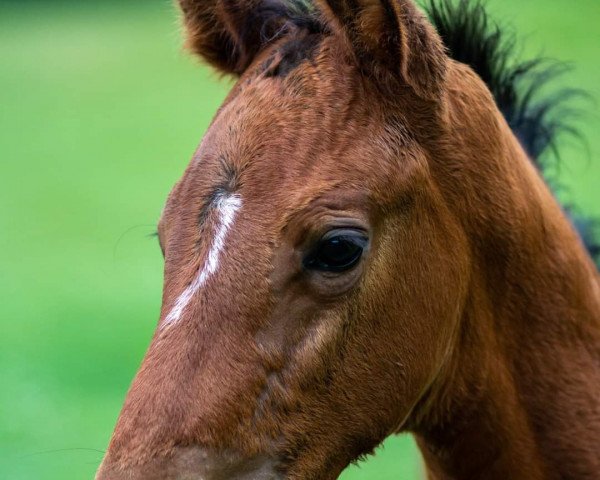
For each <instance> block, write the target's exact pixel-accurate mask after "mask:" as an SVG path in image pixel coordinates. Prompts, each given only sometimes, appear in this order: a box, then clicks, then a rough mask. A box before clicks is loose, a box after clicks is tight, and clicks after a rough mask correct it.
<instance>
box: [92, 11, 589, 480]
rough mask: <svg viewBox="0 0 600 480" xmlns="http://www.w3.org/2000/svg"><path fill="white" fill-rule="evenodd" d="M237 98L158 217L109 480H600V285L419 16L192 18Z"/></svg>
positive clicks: (202, 51) (477, 89) (529, 169)
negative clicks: (424, 474)
mask: <svg viewBox="0 0 600 480" xmlns="http://www.w3.org/2000/svg"><path fill="white" fill-rule="evenodd" d="M180 5H181V8H182V11H183V15H184V21H185V26H186V28H187V32H188V44H189V46H190V47H191V48H192V49H193V50H194V51H195V52H197V53H198V54H199V55H201V56H202V58H204V59H205V60H206V61H208V62H209V63H211V64H212V65H214V66H215V67H217V68H218V69H219V70H220V71H221V72H224V73H227V74H232V75H235V76H237V77H238V81H237V84H236V85H235V87H234V88H233V90H232V92H231V94H230V95H229V97H228V98H227V100H226V101H225V103H224V104H223V106H222V107H221V109H220V110H219V112H218V114H217V115H216V117H215V119H214V121H213V123H212V125H211V127H210V129H209V130H208V132H207V134H206V136H205V137H204V139H203V141H202V144H201V145H200V147H199V149H198V151H197V152H196V154H195V156H194V158H193V160H192V161H191V163H190V165H189V167H188V168H187V170H186V172H185V174H184V175H183V178H182V179H181V180H180V181H179V182H178V183H177V185H176V186H175V187H174V189H173V191H172V192H171V194H170V196H169V198H168V201H167V204H166V207H165V209H164V213H163V215H162V218H161V220H160V225H159V237H160V243H161V247H162V249H163V252H164V256H165V284H164V295H163V306H162V311H161V316H160V322H159V325H158V328H157V330H156V333H155V336H154V338H153V340H152V343H151V345H150V347H149V350H148V352H147V355H146V357H145V359H144V361H143V364H142V366H141V368H140V371H139V373H138V375H137V376H136V378H135V380H134V382H133V385H132V386H131V390H130V391H129V394H128V396H127V399H126V401H125V405H124V407H123V410H122V413H121V415H120V418H119V420H118V423H117V426H116V429H115V432H114V435H113V438H112V441H111V443H110V447H109V450H108V452H107V454H106V457H105V459H104V462H103V464H102V466H101V468H100V470H99V472H98V475H97V479H98V480H120V479H146V480H152V479H182V480H183V479H198V480H200V479H202V480H217V479H236V480H240V479H323V480H326V479H335V478H337V477H338V475H339V474H340V472H342V470H343V469H344V468H345V467H346V466H347V465H348V464H349V463H350V462H352V461H354V460H356V459H358V458H359V457H360V456H362V455H366V454H369V453H370V452H372V451H373V449H374V448H375V447H376V446H377V445H379V444H380V443H381V442H382V441H383V440H384V439H385V438H386V437H388V436H389V435H392V434H394V433H398V432H411V433H412V434H414V435H415V437H416V438H417V441H418V443H419V446H420V448H421V450H422V453H423V456H424V458H425V462H426V466H427V470H428V474H429V476H430V478H432V479H457V480H458V479H513V480H518V479H524V480H525V479H526V480H536V479H576V480H583V479H598V478H600V281H599V275H598V272H597V270H596V268H595V266H594V264H593V262H592V261H591V259H590V257H589V256H588V254H587V253H586V251H585V249H584V247H583V245H582V243H581V241H580V239H579V237H578V235H577V233H576V232H575V231H574V229H573V228H572V226H571V224H570V222H569V220H568V219H567V218H566V216H565V214H564V213H563V211H562V210H561V208H560V207H559V205H558V204H557V202H556V201H555V199H554V198H553V195H552V194H551V192H550V191H549V189H548V188H547V186H546V185H545V183H544V181H543V180H542V178H541V177H540V175H539V173H538V171H537V170H536V169H535V167H534V166H533V164H532V162H531V161H530V159H529V158H528V156H527V154H526V153H525V151H524V148H523V147H522V144H521V143H520V142H519V141H518V140H517V138H516V137H515V135H514V133H513V132H512V131H511V129H510V128H509V126H508V124H507V122H506V121H505V119H504V117H503V116H502V114H501V113H500V111H499V109H498V107H497V106H496V103H495V101H494V99H493V98H492V95H491V94H490V91H489V89H488V87H487V86H486V85H485V84H484V82H483V81H482V80H481V79H480V77H479V76H478V75H477V74H475V73H474V71H473V70H472V69H471V68H470V67H468V66H467V65H465V64H462V63H459V62H457V61H455V60H453V59H451V58H450V56H449V54H448V53H447V51H446V49H445V47H444V46H443V44H442V41H441V39H440V36H439V35H438V33H436V30H435V29H434V28H433V27H432V25H431V24H430V23H429V22H428V21H427V20H426V19H425V17H424V16H423V15H422V14H421V13H420V12H419V10H418V9H417V8H416V7H415V5H414V3H413V2H412V1H411V0H315V1H314V4H313V3H311V2H310V0H307V1H304V0H180Z"/></svg>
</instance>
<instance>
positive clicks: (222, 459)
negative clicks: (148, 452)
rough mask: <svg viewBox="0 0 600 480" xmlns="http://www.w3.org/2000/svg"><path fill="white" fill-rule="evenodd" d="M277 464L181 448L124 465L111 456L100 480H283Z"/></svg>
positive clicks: (106, 461)
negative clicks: (127, 465)
mask: <svg viewBox="0 0 600 480" xmlns="http://www.w3.org/2000/svg"><path fill="white" fill-rule="evenodd" d="M275 465H276V462H275V461H274V460H273V459H271V458H269V457H266V456H259V457H254V458H250V459H243V458H241V457H240V456H239V455H236V454H234V453H217V452H211V451H209V450H206V449H203V448H199V447H185V448H179V449H177V450H176V452H174V454H172V455H171V456H169V457H168V458H160V459H153V460H151V461H150V462H148V463H146V464H144V465H138V466H129V467H126V466H123V465H120V464H118V463H112V462H111V459H110V457H107V458H106V459H105V461H104V462H103V464H102V465H101V467H100V470H99V471H98V474H97V475H96V480H282V479H283V478H284V476H283V475H282V474H281V473H279V472H277V470H276V468H275Z"/></svg>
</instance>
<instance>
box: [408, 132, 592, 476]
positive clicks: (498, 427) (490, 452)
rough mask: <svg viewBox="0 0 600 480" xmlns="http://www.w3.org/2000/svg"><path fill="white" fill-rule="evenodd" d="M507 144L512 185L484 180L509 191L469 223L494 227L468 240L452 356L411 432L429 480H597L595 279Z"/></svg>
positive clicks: (568, 230) (517, 151)
mask: <svg viewBox="0 0 600 480" xmlns="http://www.w3.org/2000/svg"><path fill="white" fill-rule="evenodd" d="M506 128H507V127H506ZM506 138H507V142H506V145H507V147H506V146H505V153H504V160H505V161H506V165H505V167H502V166H500V167H498V168H496V169H495V170H496V174H497V173H498V172H499V171H505V172H506V173H507V177H506V178H505V179H504V180H505V181H504V182H502V183H500V182H498V184H495V183H494V181H493V180H492V179H489V182H490V184H489V185H487V186H486V187H484V189H486V188H492V184H494V185H496V187H498V185H503V186H500V187H498V188H499V191H498V192H497V194H498V195H499V196H498V198H497V199H492V198H488V200H484V199H481V198H480V200H481V201H482V202H484V201H488V204H489V205H490V207H489V208H488V207H485V206H482V207H481V208H482V209H486V208H487V210H486V211H483V210H482V211H481V212H479V213H474V214H472V217H473V218H477V217H479V218H482V219H487V220H482V221H481V222H479V223H478V222H477V219H476V220H475V221H474V223H473V225H471V228H472V230H471V231H467V235H468V236H469V237H470V238H471V239H472V245H473V269H472V278H471V288H470V294H469V296H468V298H467V301H466V303H465V306H464V314H463V317H462V321H461V322H460V324H459V327H458V331H457V335H456V341H455V348H454V350H453V354H452V355H451V358H450V360H449V361H448V363H447V364H446V365H445V366H444V368H443V371H442V372H441V373H440V375H439V377H438V381H437V382H435V383H434V386H433V387H432V390H431V392H429V394H428V395H427V397H425V399H424V400H423V402H422V409H421V410H422V412H423V413H422V416H421V418H419V419H418V420H417V421H416V422H415V425H414V428H413V430H414V431H415V433H416V436H417V439H418V442H419V444H420V446H421V449H422V451H423V454H424V457H425V460H426V463H427V466H428V470H429V472H430V476H431V478H436V479H463V478H464V479H467V478H479V479H506V478H510V479H521V478H522V479H529V480H532V479H553V478H557V479H558V478H570V479H590V478H597V475H598V472H600V453H599V452H600V450H598V446H599V445H600V286H599V285H600V282H599V276H598V273H597V270H596V268H595V266H593V264H592V262H591V260H590V259H589V257H588V255H587V254H586V252H585V251H584V249H583V247H582V245H581V242H580V241H579V240H578V238H577V236H576V234H575V233H574V231H573V229H572V227H571V225H570V223H569V221H568V220H567V219H566V218H565V215H564V214H563V212H562V211H561V209H560V207H559V206H558V205H557V203H556V202H555V200H554V198H553V197H552V195H551V194H550V192H549V191H548V189H547V188H546V186H545V184H544V183H543V181H542V180H541V179H540V177H539V175H538V174H537V172H536V171H535V170H534V168H533V167H532V166H531V164H530V162H529V161H528V159H527V158H526V156H525V154H524V153H523V151H522V149H521V148H520V146H519V145H518V144H517V142H516V140H515V139H514V137H513V136H512V134H510V133H509V132H506ZM482 168H483V167H482ZM476 170H479V172H481V171H482V169H480V168H477V169H476ZM492 170H494V169H492ZM483 171H484V170H483ZM480 174H481V173H480ZM478 181H479V180H478ZM482 181H484V182H485V179H483V180H482ZM504 187H505V191H501V190H502V189H503V188H504ZM471 193H472V194H473V195H474V198H477V195H486V196H488V197H491V196H492V195H494V193H493V192H491V191H490V190H486V192H485V193H477V192H471ZM462 203H463V204H465V202H462ZM464 213H465V214H466V212H464ZM468 228H469V227H467V230H468Z"/></svg>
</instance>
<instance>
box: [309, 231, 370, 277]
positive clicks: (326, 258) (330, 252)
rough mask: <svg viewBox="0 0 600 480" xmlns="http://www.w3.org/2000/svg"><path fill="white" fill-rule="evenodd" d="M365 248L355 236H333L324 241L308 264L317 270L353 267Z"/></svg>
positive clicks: (336, 269)
mask: <svg viewBox="0 0 600 480" xmlns="http://www.w3.org/2000/svg"><path fill="white" fill-rule="evenodd" d="M362 251H363V248H362V246H361V245H359V244H358V243H357V241H356V240H355V239H353V238H347V237H342V236H338V237H333V238H330V239H328V240H325V241H323V242H322V243H321V244H320V245H319V247H318V248H317V251H316V252H315V253H314V254H313V257H312V258H309V259H308V262H307V266H308V267H309V268H313V269H316V270H325V271H333V272H339V271H343V270H347V269H349V268H351V267H353V266H354V265H355V264H356V263H357V262H358V260H359V259H360V257H361V255H362Z"/></svg>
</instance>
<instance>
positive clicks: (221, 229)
mask: <svg viewBox="0 0 600 480" xmlns="http://www.w3.org/2000/svg"><path fill="white" fill-rule="evenodd" d="M241 206H242V199H241V198H240V197H239V195H227V196H223V197H221V198H219V199H218V200H217V201H216V205H215V208H216V209H217V211H218V212H219V223H218V225H217V233H216V234H215V238H214V239H213V242H212V245H211V246H210V250H209V251H208V255H207V257H206V262H205V264H204V266H203V267H201V268H199V269H198V273H197V275H196V277H195V278H194V280H193V281H192V283H190V285H189V286H188V287H187V288H186V289H185V290H184V291H183V293H182V294H181V295H179V298H178V299H177V301H176V302H175V305H174V306H173V308H172V309H171V311H170V312H169V314H168V315H167V316H166V317H165V320H164V323H163V327H164V326H166V325H169V324H172V323H175V322H177V321H178V320H179V319H180V318H181V315H182V314H183V311H184V310H185V307H187V305H188V303H190V300H191V299H192V297H193V296H194V295H195V294H196V293H197V292H198V290H200V288H201V287H202V286H203V285H204V284H205V283H206V281H207V280H208V279H209V278H210V276H211V275H212V274H213V273H215V272H216V271H217V268H218V266H219V255H220V254H221V250H223V246H224V245H225V237H226V236H227V232H228V231H229V229H230V227H231V225H232V224H233V221H234V220H235V215H236V213H237V211H238V210H239V209H240V208H241Z"/></svg>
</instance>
